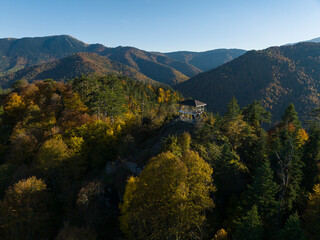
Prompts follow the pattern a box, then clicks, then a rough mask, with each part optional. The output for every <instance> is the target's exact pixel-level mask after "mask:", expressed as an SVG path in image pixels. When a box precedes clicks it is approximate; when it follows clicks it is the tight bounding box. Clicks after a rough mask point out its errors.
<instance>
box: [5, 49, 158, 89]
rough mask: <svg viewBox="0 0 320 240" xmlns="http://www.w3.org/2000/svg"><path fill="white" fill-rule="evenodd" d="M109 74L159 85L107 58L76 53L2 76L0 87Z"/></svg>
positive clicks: (132, 69) (92, 54)
mask: <svg viewBox="0 0 320 240" xmlns="http://www.w3.org/2000/svg"><path fill="white" fill-rule="evenodd" d="M108 73H114V74H117V75H124V76H128V77H130V78H132V79H135V80H138V81H141V82H145V83H152V84H155V83H157V82H156V81H154V80H152V79H150V78H148V77H146V76H145V75H143V74H142V73H140V72H138V71H137V70H135V69H134V68H131V67H129V66H126V65H124V64H121V63H118V62H114V61H112V60H110V59H108V58H107V57H103V56H100V55H98V54H96V53H75V54H73V55H70V56H68V57H65V58H62V59H59V60H56V61H52V62H48V63H43V64H39V65H35V66H31V67H27V68H24V69H22V70H20V71H17V72H14V73H10V74H8V75H5V76H2V77H0V86H1V87H4V88H6V87H10V86H11V85H12V84H13V83H14V82H15V81H17V80H26V81H28V82H32V81H35V80H41V79H47V78H51V79H53V80H55V81H62V82H64V81H66V80H68V79H72V78H75V77H80V76H81V75H93V74H94V75H104V74H108Z"/></svg>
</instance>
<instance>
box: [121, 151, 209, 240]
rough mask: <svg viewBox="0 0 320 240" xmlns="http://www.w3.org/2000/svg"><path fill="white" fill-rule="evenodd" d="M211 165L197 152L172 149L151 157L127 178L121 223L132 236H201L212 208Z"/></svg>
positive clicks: (145, 237)
mask: <svg viewBox="0 0 320 240" xmlns="http://www.w3.org/2000/svg"><path fill="white" fill-rule="evenodd" d="M211 175H212V168H211V167H210V165H209V164H208V163H206V162H205V161H204V160H203V159H202V158H201V157H199V155H198V153H196V152H193V151H190V150H187V151H185V152H184V153H183V154H182V156H181V157H177V156H175V155H174V154H172V153H171V152H170V151H168V152H165V153H161V154H159V155H158V156H157V157H154V158H152V159H151V160H150V161H149V163H148V164H147V166H146V168H145V169H144V170H143V171H142V173H141V174H140V176H139V177H131V178H129V180H128V183H127V186H126V190H125V194H124V198H123V204H121V205H120V210H121V216H120V224H121V229H122V231H123V232H124V233H125V234H126V235H127V237H128V238H129V239H144V240H147V239H189V238H190V239H191V238H193V237H201V235H202V226H203V224H204V222H205V220H206V218H205V211H206V210H208V209H210V208H213V207H214V203H213V200H212V199H211V198H210V193H212V192H213V191H214V190H215V189H214V187H213V185H212V184H213V183H212V178H211Z"/></svg>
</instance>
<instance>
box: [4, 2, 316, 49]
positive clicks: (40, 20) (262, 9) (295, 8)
mask: <svg viewBox="0 0 320 240" xmlns="http://www.w3.org/2000/svg"><path fill="white" fill-rule="evenodd" d="M319 24H320V0H265V1H261V0H246V1H244V0H218V1H216V0H0V26H1V27H0V38H6V37H16V38H21V37H34V36H48V35H60V34H68V35H71V36H74V37H75V38H78V39H79V40H82V41H84V42H87V43H102V44H104V45H106V46H109V47H115V46H119V45H121V46H134V47H137V48H140V49H144V50H149V51H163V52H168V51H177V50H190V51H204V50H210V49H216V48H243V49H248V50H249V49H262V48H266V47H269V46H276V45H282V44H286V43H291V42H297V41H301V40H309V39H312V38H316V37H320V25H319Z"/></svg>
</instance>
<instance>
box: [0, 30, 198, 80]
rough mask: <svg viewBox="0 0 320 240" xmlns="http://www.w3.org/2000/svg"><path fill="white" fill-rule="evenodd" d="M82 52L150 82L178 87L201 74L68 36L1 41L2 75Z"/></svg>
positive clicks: (179, 64)
mask: <svg viewBox="0 0 320 240" xmlns="http://www.w3.org/2000/svg"><path fill="white" fill-rule="evenodd" d="M79 52H91V53H97V54H99V55H102V56H106V57H109V58H110V59H111V60H114V61H117V62H119V63H123V64H125V65H128V66H130V67H132V68H134V69H136V70H137V71H140V72H141V73H142V74H144V75H146V76H147V77H149V78H152V79H154V80H156V81H158V82H163V83H167V84H171V85H173V84H176V83H179V82H182V81H185V80H187V79H189V78H190V77H192V76H195V75H196V74H198V73H200V72H201V70H199V69H197V68H196V67H194V66H192V65H189V64H186V63H183V62H179V61H177V60H175V59H171V58H169V57H165V56H162V55H160V54H155V53H149V52H146V51H142V50H139V49H136V48H131V47H117V48H108V47H105V46H104V45H102V44H86V43H83V42H81V41H79V40H77V39H75V38H73V37H71V36H68V35H59V36H49V37H36V38H21V39H14V38H5V39H0V75H2V76H3V75H6V74H10V73H13V72H16V71H18V70H21V69H23V68H26V67H30V66H34V65H38V64H42V63H48V62H53V61H56V60H59V59H62V58H64V57H67V56H70V55H72V54H74V53H79Z"/></svg>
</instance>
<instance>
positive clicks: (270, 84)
mask: <svg viewBox="0 0 320 240" xmlns="http://www.w3.org/2000/svg"><path fill="white" fill-rule="evenodd" d="M176 89H177V90H179V91H180V92H181V93H182V94H183V95H184V96H185V97H192V98H195V99H198V100H200V101H203V102H206V103H207V104H208V105H207V106H208V109H209V111H211V112H220V113H223V112H224V110H225V106H226V105H227V103H228V102H229V101H230V99H231V98H232V97H233V96H235V97H236V98H237V99H238V101H239V104H240V105H241V106H246V105H247V104H250V103H251V102H252V101H254V100H260V101H261V102H262V103H263V105H264V106H265V107H266V108H267V109H268V110H270V111H271V113H272V114H273V116H274V117H273V120H279V119H280V116H281V114H282V113H283V112H284V110H285V108H286V107H287V106H288V105H289V104H290V103H291V102H292V103H293V104H294V105H295V106H296V109H297V111H298V112H299V115H300V116H304V117H306V116H307V115H308V114H309V113H310V111H311V110H313V109H314V108H316V107H319V106H320V43H299V44H296V45H289V46H281V47H272V48H268V49H265V50H261V51H249V52H247V53H246V54H244V55H242V56H240V57H239V58H236V59H234V60H233V61H231V62H228V63H226V64H224V65H222V66H220V67H218V68H216V69H213V70H211V71H208V72H204V73H201V74H199V75H197V76H195V77H193V78H191V79H190V80H188V81H187V82H184V83H181V84H178V85H177V86H176Z"/></svg>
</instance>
